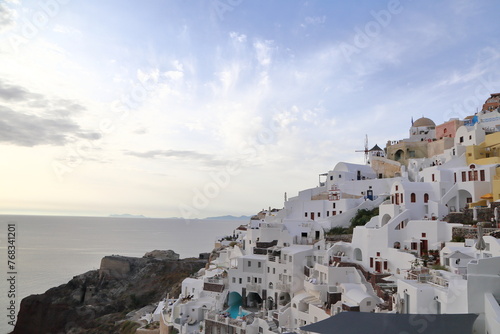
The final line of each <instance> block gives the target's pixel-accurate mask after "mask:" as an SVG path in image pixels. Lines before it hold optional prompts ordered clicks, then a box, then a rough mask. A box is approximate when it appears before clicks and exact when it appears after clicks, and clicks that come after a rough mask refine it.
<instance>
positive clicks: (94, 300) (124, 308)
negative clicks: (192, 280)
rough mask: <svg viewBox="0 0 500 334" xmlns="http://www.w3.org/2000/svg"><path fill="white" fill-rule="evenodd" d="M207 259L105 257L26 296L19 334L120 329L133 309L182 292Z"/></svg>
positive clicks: (17, 330) (20, 314) (20, 312)
mask: <svg viewBox="0 0 500 334" xmlns="http://www.w3.org/2000/svg"><path fill="white" fill-rule="evenodd" d="M205 264H206V260H199V259H182V260H175V259H172V258H170V257H168V256H167V257H165V256H159V257H154V256H152V255H151V253H148V256H147V257H144V258H133V257H124V256H106V257H104V258H103V259H102V261H101V267H100V269H99V270H92V271H89V272H87V273H85V274H82V275H79V276H75V277H73V279H72V280H70V281H69V282H68V283H66V284H63V285H60V286H58V287H55V288H52V289H49V290H47V291H46V292H45V293H44V294H40V295H31V296H28V297H26V298H24V299H23V300H22V301H21V307H20V310H19V314H18V319H17V323H16V326H15V328H14V331H13V332H12V333H14V334H25V333H30V334H42V333H43V334H46V333H51V334H59V333H71V334H77V333H120V321H121V320H124V319H125V318H126V314H127V313H129V312H130V311H133V310H136V309H139V308H142V307H144V306H145V305H148V304H151V303H154V302H157V301H159V300H161V299H162V298H164V297H165V296H166V295H167V293H169V294H170V295H171V296H177V295H178V294H179V293H180V287H181V282H182V280H183V279H184V278H186V277H188V276H189V275H191V274H193V273H195V272H197V271H198V270H199V269H201V268H203V267H204V266H205Z"/></svg>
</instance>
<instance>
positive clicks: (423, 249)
mask: <svg viewBox="0 0 500 334" xmlns="http://www.w3.org/2000/svg"><path fill="white" fill-rule="evenodd" d="M428 247H429V242H428V241H427V240H424V239H422V240H420V255H422V254H424V253H427V250H428Z"/></svg>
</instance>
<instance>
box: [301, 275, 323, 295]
mask: <svg viewBox="0 0 500 334" xmlns="http://www.w3.org/2000/svg"><path fill="white" fill-rule="evenodd" d="M304 288H305V290H306V291H311V292H314V291H323V290H324V291H326V289H327V285H326V284H323V283H320V282H319V281H317V280H316V279H315V278H313V279H310V280H308V281H304Z"/></svg>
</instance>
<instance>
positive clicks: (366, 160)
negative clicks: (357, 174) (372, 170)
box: [354, 135, 369, 164]
mask: <svg viewBox="0 0 500 334" xmlns="http://www.w3.org/2000/svg"><path fill="white" fill-rule="evenodd" d="M354 152H364V153H365V164H366V163H367V162H368V152H369V151H368V135H365V149H364V150H356V151H354Z"/></svg>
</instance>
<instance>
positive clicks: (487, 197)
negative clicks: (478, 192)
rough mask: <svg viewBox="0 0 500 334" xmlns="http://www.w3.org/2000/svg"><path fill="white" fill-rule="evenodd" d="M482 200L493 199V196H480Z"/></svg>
mask: <svg viewBox="0 0 500 334" xmlns="http://www.w3.org/2000/svg"><path fill="white" fill-rule="evenodd" d="M481 198H482V199H493V195H492V194H486V195H483V196H481Z"/></svg>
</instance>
